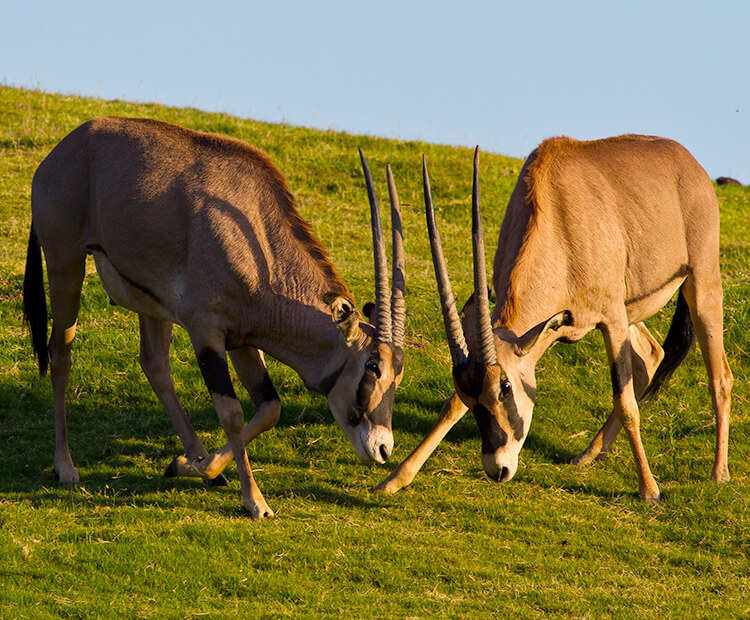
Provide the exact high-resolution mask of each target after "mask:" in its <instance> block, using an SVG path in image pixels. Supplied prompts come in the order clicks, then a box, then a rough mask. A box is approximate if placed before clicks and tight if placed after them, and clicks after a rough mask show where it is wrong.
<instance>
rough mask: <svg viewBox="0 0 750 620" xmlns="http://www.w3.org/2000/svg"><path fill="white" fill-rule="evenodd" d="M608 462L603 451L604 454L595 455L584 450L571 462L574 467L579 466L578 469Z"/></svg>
mask: <svg viewBox="0 0 750 620" xmlns="http://www.w3.org/2000/svg"><path fill="white" fill-rule="evenodd" d="M606 460H607V453H606V452H603V451H602V452H598V453H596V454H593V453H592V452H591V451H589V450H584V451H583V452H581V453H580V454H579V455H578V456H576V457H573V459H571V461H570V462H571V463H572V464H573V465H577V466H578V467H585V466H586V465H590V464H591V463H603V462H604V461H606Z"/></svg>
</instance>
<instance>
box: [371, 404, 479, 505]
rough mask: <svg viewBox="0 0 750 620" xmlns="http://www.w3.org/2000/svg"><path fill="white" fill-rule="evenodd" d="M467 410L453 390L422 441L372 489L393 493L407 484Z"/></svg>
mask: <svg viewBox="0 0 750 620" xmlns="http://www.w3.org/2000/svg"><path fill="white" fill-rule="evenodd" d="M467 410H468V409H467V407H466V405H464V404H463V402H461V399H460V398H459V397H458V395H457V394H456V393H455V392H454V393H453V396H451V397H450V398H449V399H448V400H446V401H445V403H444V404H443V408H442V409H441V410H440V415H439V416H438V419H437V421H436V422H435V424H434V426H433V427H432V428H431V429H430V432H429V433H427V435H426V436H425V438H424V439H423V440H422V442H421V443H420V444H419V445H418V446H417V447H416V448H415V449H414V451H413V452H412V453H411V454H410V455H409V456H407V457H406V459H404V461H403V462H402V463H401V464H400V465H398V467H396V469H394V470H393V472H391V475H390V476H388V478H386V479H385V480H383V482H381V483H380V484H379V485H378V486H376V487H375V488H374V489H373V491H377V492H381V493H395V492H396V491H398V490H399V489H402V488H404V487H405V486H407V485H409V484H410V483H411V481H412V480H414V477H415V476H416V475H417V473H418V472H419V470H420V469H421V468H422V465H424V464H425V462H426V461H427V459H428V458H430V455H431V454H432V453H433V452H434V451H435V448H437V447H438V444H439V443H440V442H441V441H442V440H443V438H444V437H445V436H446V435H447V434H448V431H449V430H450V429H451V428H453V426H455V424H456V423H457V422H458V421H459V420H460V419H461V418H462V417H463V416H464V414H465V413H466V412H467Z"/></svg>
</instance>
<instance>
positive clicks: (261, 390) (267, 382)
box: [256, 372, 280, 402]
mask: <svg viewBox="0 0 750 620" xmlns="http://www.w3.org/2000/svg"><path fill="white" fill-rule="evenodd" d="M256 390H257V392H258V394H259V395H260V402H266V401H269V400H280V399H279V394H278V392H277V391H276V388H275V387H274V386H273V382H272V381H271V377H270V376H269V375H268V372H266V373H264V374H263V383H261V384H260V386H259V387H258V388H256Z"/></svg>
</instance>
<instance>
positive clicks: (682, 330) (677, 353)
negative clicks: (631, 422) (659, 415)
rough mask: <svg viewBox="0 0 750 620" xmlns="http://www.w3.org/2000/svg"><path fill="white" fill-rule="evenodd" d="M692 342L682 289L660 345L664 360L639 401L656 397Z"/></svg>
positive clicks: (690, 327) (693, 335)
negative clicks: (662, 342)
mask: <svg viewBox="0 0 750 620" xmlns="http://www.w3.org/2000/svg"><path fill="white" fill-rule="evenodd" d="M694 342H695V330H694V329H693V321H692V319H691V318H690V310H689V308H688V305H687V302H686V301H685V297H684V295H683V293H682V289H680V292H679V294H678V295H677V309H676V310H675V313H674V316H673V317H672V324H671V325H670V326H669V333H668V334H667V337H666V339H665V340H664V344H663V345H662V348H663V349H664V359H662V361H661V363H660V364H659V366H658V368H657V369H656V371H655V372H654V376H653V377H652V378H651V382H650V383H649V384H648V386H647V387H646V389H645V390H644V392H643V394H642V395H641V397H640V398H639V399H638V400H639V401H648V400H651V399H652V398H653V397H654V396H656V394H657V392H658V391H659V390H660V389H661V388H662V387H663V386H664V385H665V384H666V382H667V381H668V380H669V378H670V377H671V376H672V373H673V372H674V371H675V370H677V367H678V366H679V365H680V364H682V362H683V360H684V359H685V357H686V356H687V354H688V352H689V351H690V347H692V346H693V343H694Z"/></svg>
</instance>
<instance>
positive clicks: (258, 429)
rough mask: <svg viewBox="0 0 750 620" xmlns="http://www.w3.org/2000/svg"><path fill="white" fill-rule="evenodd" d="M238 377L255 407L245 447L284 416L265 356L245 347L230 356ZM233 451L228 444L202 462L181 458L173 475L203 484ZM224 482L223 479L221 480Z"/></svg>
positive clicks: (244, 436) (244, 433)
mask: <svg viewBox="0 0 750 620" xmlns="http://www.w3.org/2000/svg"><path fill="white" fill-rule="evenodd" d="M229 357H231V358H232V364H233V365H234V368H235V370H236V371H237V375H238V376H239V378H240V380H241V381H242V385H244V386H245V389H246V390H247V391H248V393H249V394H250V396H251V397H252V399H253V402H254V403H255V406H256V412H255V415H254V416H253V418H252V419H251V420H250V422H248V423H247V424H246V425H245V426H244V428H243V429H242V441H243V443H244V445H245V446H247V444H249V443H250V442H251V441H252V440H253V439H255V438H256V437H257V436H258V435H260V434H261V433H263V432H265V431H267V430H269V429H270V428H273V426H274V425H275V424H276V422H278V421H279V417H280V415H281V402H280V401H279V395H278V394H277V393H276V390H275V389H274V387H273V383H272V382H271V378H270V377H269V376H268V372H267V370H266V365H265V361H264V359H263V353H262V352H260V351H259V350H258V349H255V348H253V347H243V348H241V349H235V350H233V351H230V352H229ZM232 456H233V452H232V447H231V445H230V444H229V442H227V443H226V444H224V446H222V447H221V448H220V449H219V450H217V451H216V452H214V453H213V454H210V455H206V456H203V457H199V458H192V459H191V458H190V456H189V454H188V455H187V456H178V457H177V458H175V460H174V461H172V464H171V465H170V468H171V469H172V470H173V472H174V475H177V476H193V477H198V478H203V479H204V480H210V479H214V478H216V477H217V476H220V475H221V472H222V471H223V470H224V468H225V467H226V466H227V465H228V464H229V462H230V461H231V460H232ZM222 478H223V476H222Z"/></svg>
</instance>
